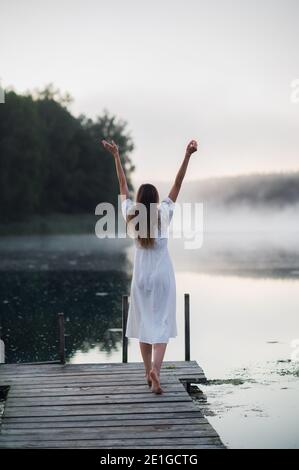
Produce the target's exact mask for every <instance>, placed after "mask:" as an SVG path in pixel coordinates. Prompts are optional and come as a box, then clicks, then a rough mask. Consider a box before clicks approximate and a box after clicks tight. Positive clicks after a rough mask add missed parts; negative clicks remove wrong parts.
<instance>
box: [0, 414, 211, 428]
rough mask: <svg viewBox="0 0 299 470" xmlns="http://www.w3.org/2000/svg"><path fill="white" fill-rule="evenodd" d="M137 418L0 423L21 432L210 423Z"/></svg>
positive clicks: (190, 419)
mask: <svg viewBox="0 0 299 470" xmlns="http://www.w3.org/2000/svg"><path fill="white" fill-rule="evenodd" d="M136 416H139V418H135V419H132V418H131V419H126V418H125V417H123V416H122V419H119V420H116V419H114V417H113V416H112V417H111V418H109V417H107V416H106V419H101V420H100V419H96V417H93V418H92V420H91V419H90V417H88V418H87V417H81V418H83V419H81V421H73V420H63V421H48V422H47V421H46V422H45V421H43V420H42V419H39V420H38V421H36V422H31V421H30V422H27V421H17V422H15V420H13V419H5V420H4V422H3V423H2V431H14V430H16V431H18V430H20V431H22V432H24V429H27V430H36V431H43V430H45V431H48V430H49V429H68V428H72V429H88V428H107V427H109V430H111V429H112V428H117V429H118V428H124V427H125V428H126V429H130V428H132V429H136V428H137V429H138V430H141V431H142V430H146V429H155V428H156V427H157V426H174V425H179V426H180V427H181V428H182V427H185V426H189V425H193V426H201V425H208V426H210V423H209V422H208V420H207V419H206V418H204V417H198V418H196V416H193V415H192V417H189V418H171V417H170V418H163V417H159V418H157V417H156V418H155V417H154V418H153V416H155V415H153V414H152V415H151V418H148V419H145V418H142V416H143V415H136Z"/></svg>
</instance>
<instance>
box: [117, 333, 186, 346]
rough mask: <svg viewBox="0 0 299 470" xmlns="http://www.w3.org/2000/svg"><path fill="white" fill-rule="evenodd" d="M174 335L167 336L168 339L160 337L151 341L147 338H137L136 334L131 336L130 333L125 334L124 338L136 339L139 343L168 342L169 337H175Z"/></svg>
mask: <svg viewBox="0 0 299 470" xmlns="http://www.w3.org/2000/svg"><path fill="white" fill-rule="evenodd" d="M176 337H177V335H175V336H169V337H168V339H161V340H159V341H153V340H151V341H149V340H148V339H144V338H139V337H138V336H131V335H130V336H127V335H126V338H128V339H138V340H139V341H140V342H141V343H146V344H159V343H168V342H169V340H170V339H171V338H176Z"/></svg>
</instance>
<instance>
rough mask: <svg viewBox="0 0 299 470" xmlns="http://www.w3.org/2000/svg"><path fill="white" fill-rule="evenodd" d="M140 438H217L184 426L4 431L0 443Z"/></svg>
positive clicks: (207, 428) (205, 427) (207, 431)
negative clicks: (142, 429)
mask: <svg viewBox="0 0 299 470" xmlns="http://www.w3.org/2000/svg"><path fill="white" fill-rule="evenodd" d="M142 437H146V438H150V437H151V438H154V439H158V438H166V437H172V438H173V437H200V438H202V437H217V433H216V431H215V430H214V429H213V428H212V427H211V426H209V425H202V426H198V425H189V426H185V427H184V428H183V429H182V428H181V427H180V426H178V425H176V426H164V427H162V426H152V427H149V426H148V427H147V428H146V429H144V432H142V433H141V431H140V430H139V429H138V430H136V428H129V427H126V428H124V427H123V428H114V427H111V428H109V433H107V429H104V428H102V429H101V428H98V429H90V428H89V429H84V428H79V429H68V430H65V429H58V430H53V429H52V430H48V429H46V430H43V431H41V432H39V431H36V430H35V431H28V430H27V431H26V433H25V432H24V430H19V431H16V430H14V431H6V432H2V433H1V435H0V443H3V442H9V441H15V442H19V441H29V442H30V441H59V440H76V439H80V440H83V439H87V440H90V439H101V440H107V439H111V438H113V439H130V438H131V439H136V440H137V439H140V438H142Z"/></svg>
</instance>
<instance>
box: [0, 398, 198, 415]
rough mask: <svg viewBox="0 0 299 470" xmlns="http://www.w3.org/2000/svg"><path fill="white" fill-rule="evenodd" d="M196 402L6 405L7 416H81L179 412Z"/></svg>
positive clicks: (187, 409) (186, 409)
mask: <svg viewBox="0 0 299 470" xmlns="http://www.w3.org/2000/svg"><path fill="white" fill-rule="evenodd" d="M193 407H194V404H193V403H192V402H189V401H187V402H183V403H176V404H175V406H174V405H173V404H172V403H163V402H157V403H153V404H149V403H146V404H142V403H136V404H127V403H120V404H119V405H118V406H117V407H116V406H115V405H113V404H110V405H106V404H103V405H102V404H101V405H71V406H49V407H46V406H44V407H40V406H35V407H34V406H31V407H22V406H18V407H10V406H7V405H6V407H5V412H4V413H5V417H10V416H11V417H12V416H19V417H22V416H32V417H34V416H62V415H66V416H80V415H96V414H123V413H131V414H135V413H142V412H147V413H148V412H150V413H155V412H160V413H165V412H171V411H174V412H177V411H192V410H193Z"/></svg>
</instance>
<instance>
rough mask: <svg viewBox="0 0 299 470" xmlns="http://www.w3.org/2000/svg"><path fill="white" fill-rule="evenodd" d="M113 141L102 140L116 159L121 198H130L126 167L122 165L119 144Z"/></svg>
mask: <svg viewBox="0 0 299 470" xmlns="http://www.w3.org/2000/svg"><path fill="white" fill-rule="evenodd" d="M111 142H112V143H111V144H109V142H107V140H104V139H103V140H102V144H103V146H104V147H105V149H106V150H108V152H110V153H111V154H112V155H113V157H114V161H115V168H116V173H117V177H118V182H119V193H120V196H121V199H122V200H124V199H128V197H129V190H128V185H127V179H126V175H125V172H124V169H123V167H122V164H121V161H120V156H119V151H118V146H117V145H116V143H115V142H114V140H112V141H111Z"/></svg>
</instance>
